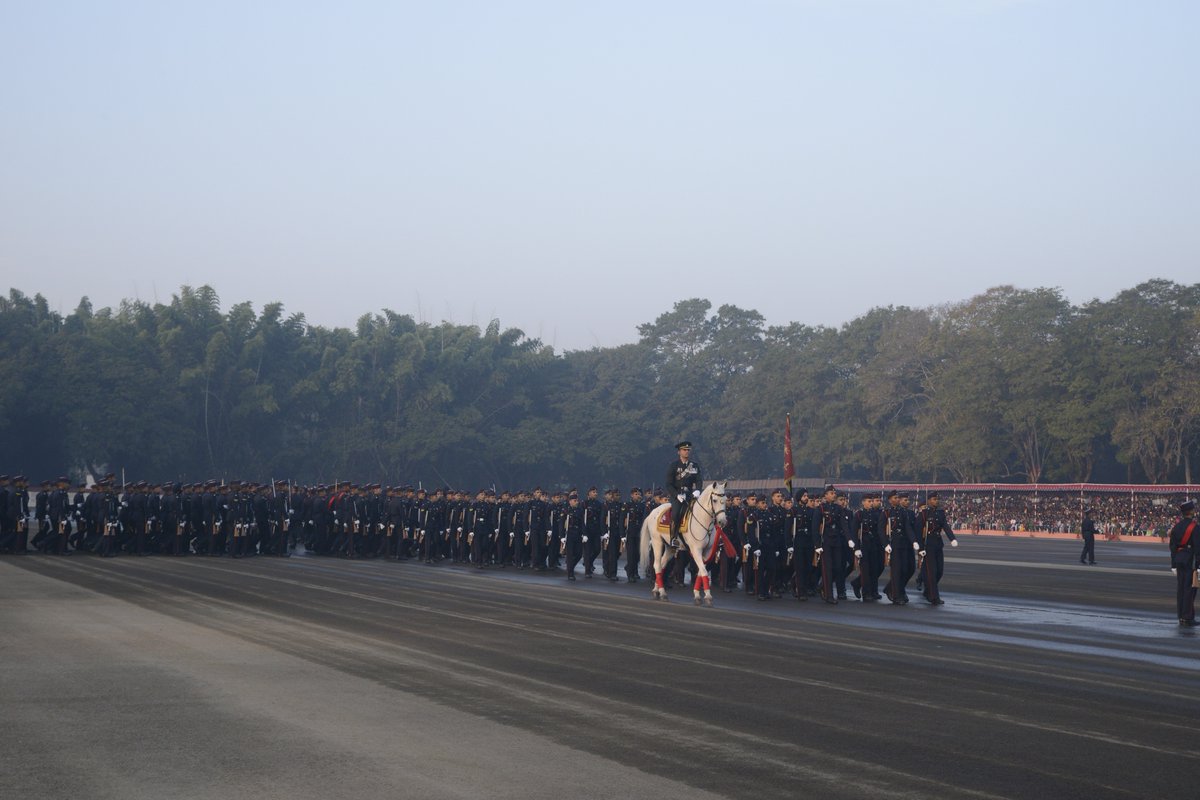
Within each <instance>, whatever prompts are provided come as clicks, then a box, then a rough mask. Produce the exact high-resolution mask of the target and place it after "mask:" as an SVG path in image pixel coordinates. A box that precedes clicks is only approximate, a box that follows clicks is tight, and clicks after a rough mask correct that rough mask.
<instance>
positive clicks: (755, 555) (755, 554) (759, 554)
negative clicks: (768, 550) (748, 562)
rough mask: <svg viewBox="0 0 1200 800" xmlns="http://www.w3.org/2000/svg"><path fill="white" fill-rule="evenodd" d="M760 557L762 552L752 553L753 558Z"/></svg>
mask: <svg viewBox="0 0 1200 800" xmlns="http://www.w3.org/2000/svg"><path fill="white" fill-rule="evenodd" d="M761 555H762V550H755V551H754V557H755V558H758V557H759V556H761Z"/></svg>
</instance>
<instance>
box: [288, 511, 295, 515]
mask: <svg viewBox="0 0 1200 800" xmlns="http://www.w3.org/2000/svg"><path fill="white" fill-rule="evenodd" d="M295 513H296V512H295V511H291V510H289V511H288V516H289V517H290V516H292V515H293V514H295Z"/></svg>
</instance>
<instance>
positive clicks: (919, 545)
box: [913, 542, 921, 550]
mask: <svg viewBox="0 0 1200 800" xmlns="http://www.w3.org/2000/svg"><path fill="white" fill-rule="evenodd" d="M920 549H921V543H920V542H913V550H920Z"/></svg>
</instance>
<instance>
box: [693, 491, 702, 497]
mask: <svg viewBox="0 0 1200 800" xmlns="http://www.w3.org/2000/svg"><path fill="white" fill-rule="evenodd" d="M699 496H700V490H699V489H692V497H699Z"/></svg>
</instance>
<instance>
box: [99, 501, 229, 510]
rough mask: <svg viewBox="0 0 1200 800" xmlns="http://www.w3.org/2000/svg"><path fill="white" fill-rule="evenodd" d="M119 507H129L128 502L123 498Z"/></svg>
mask: <svg viewBox="0 0 1200 800" xmlns="http://www.w3.org/2000/svg"><path fill="white" fill-rule="evenodd" d="M121 508H129V503H126V502H125V501H124V500H122V501H121ZM222 508H229V506H222Z"/></svg>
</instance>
